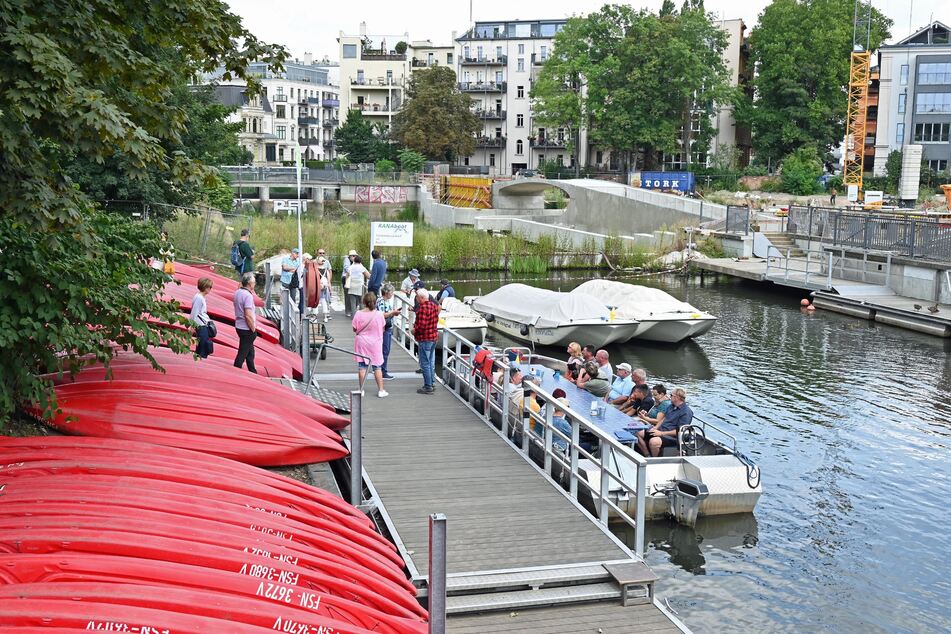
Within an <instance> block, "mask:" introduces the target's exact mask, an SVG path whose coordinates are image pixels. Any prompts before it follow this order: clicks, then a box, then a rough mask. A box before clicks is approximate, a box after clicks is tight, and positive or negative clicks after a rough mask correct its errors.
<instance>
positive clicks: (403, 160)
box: [397, 148, 426, 174]
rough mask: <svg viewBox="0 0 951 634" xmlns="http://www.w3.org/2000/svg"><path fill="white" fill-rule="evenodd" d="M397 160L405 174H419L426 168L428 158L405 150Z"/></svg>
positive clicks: (401, 151) (398, 155)
mask: <svg viewBox="0 0 951 634" xmlns="http://www.w3.org/2000/svg"><path fill="white" fill-rule="evenodd" d="M397 158H398V159H399V161H400V169H401V170H403V171H404V172H412V173H414V174H418V173H419V172H422V171H423V168H424V167H425V166H426V157H425V156H423V155H422V154H420V153H419V152H416V151H413V150H408V149H405V148H404V149H402V150H400V151H399V153H398V154H397Z"/></svg>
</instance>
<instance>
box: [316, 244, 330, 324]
mask: <svg viewBox="0 0 951 634" xmlns="http://www.w3.org/2000/svg"><path fill="white" fill-rule="evenodd" d="M325 253H326V252H325V251H324V250H323V249H321V250H320V251H318V252H317V274H318V275H319V276H320V301H319V302H318V304H317V311H318V313H319V312H323V313H324V323H325V324H326V323H327V322H328V321H330V302H331V301H332V299H333V295H332V294H331V290H330V289H331V285H332V284H333V269H332V268H331V267H330V260H328V259H327V256H326V255H325Z"/></svg>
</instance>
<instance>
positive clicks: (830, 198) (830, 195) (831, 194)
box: [829, 187, 839, 207]
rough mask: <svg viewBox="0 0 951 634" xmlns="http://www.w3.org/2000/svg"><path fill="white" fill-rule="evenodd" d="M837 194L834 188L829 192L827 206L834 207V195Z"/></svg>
mask: <svg viewBox="0 0 951 634" xmlns="http://www.w3.org/2000/svg"><path fill="white" fill-rule="evenodd" d="M838 193H839V192H837V191H836V190H835V187H833V188H832V189H830V190H829V204H830V205H832V206H833V207H835V195H836V194H838Z"/></svg>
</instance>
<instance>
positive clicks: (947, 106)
mask: <svg viewBox="0 0 951 634" xmlns="http://www.w3.org/2000/svg"><path fill="white" fill-rule="evenodd" d="M878 60H879V62H878V64H879V73H880V76H879V97H878V99H879V100H878V124H877V128H876V136H875V162H874V166H873V171H874V174H875V175H876V176H883V175H884V174H885V163H886V161H887V160H888V154H889V153H890V152H892V151H893V150H901V149H902V148H903V146H905V145H907V144H910V143H914V144H920V145H921V146H922V149H923V160H924V161H926V162H927V163H928V166H929V167H930V168H931V169H933V170H934V171H936V172H938V173H942V172H947V171H948V170H949V168H951V29H949V27H948V26H946V25H944V24H942V23H941V22H933V23H931V24H929V25H928V26H927V27H925V28H923V29H921V30H919V31H917V32H916V33H914V34H912V35H911V36H910V37H907V38H905V39H904V40H901V41H900V42H898V43H897V44H888V45H883V46H882V47H880V48H879V52H878Z"/></svg>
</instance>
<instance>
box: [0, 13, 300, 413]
mask: <svg viewBox="0 0 951 634" xmlns="http://www.w3.org/2000/svg"><path fill="white" fill-rule="evenodd" d="M0 41H2V42H3V46H0V155H2V156H3V160H2V161H0V235H2V236H3V237H2V239H0V240H2V241H0V250H2V263H3V264H2V266H0V303H2V307H0V367H3V368H5V370H4V372H5V375H4V381H2V382H0V419H2V418H3V417H6V416H7V415H9V413H10V412H11V411H12V410H13V408H14V407H16V406H17V405H19V404H21V403H23V402H36V401H43V399H44V396H45V395H47V394H48V391H47V388H48V383H47V382H45V381H43V380H42V379H39V378H37V376H36V374H37V373H40V372H46V371H55V370H58V369H59V368H60V367H62V365H63V364H65V365H68V366H72V362H74V361H76V360H77V359H79V357H80V356H81V355H86V354H93V355H94V356H96V357H98V358H100V359H101V360H106V359H108V358H109V357H110V355H111V354H112V350H113V348H112V343H111V342H118V343H121V344H123V345H127V346H130V347H131V348H133V349H134V350H136V351H138V352H143V351H144V349H145V346H146V345H147V344H149V343H153V342H156V341H158V339H159V336H160V331H158V330H156V329H155V328H154V327H153V326H150V325H149V324H148V323H146V322H144V321H143V320H142V315H143V314H145V313H149V314H152V315H154V316H155V317H157V318H160V319H172V317H173V314H174V313H173V307H172V306H170V305H167V304H160V303H158V302H156V300H155V291H156V289H157V288H158V284H159V283H160V282H161V281H162V276H161V274H158V273H156V272H153V271H151V270H150V269H148V268H147V265H146V264H145V262H144V260H143V258H144V257H146V256H149V255H153V254H156V253H157V252H158V243H157V238H156V234H155V230H154V228H152V227H150V226H146V225H141V224H132V223H131V222H130V221H128V220H124V219H120V218H117V217H112V216H108V215H104V214H103V213H101V212H97V211H96V210H95V209H94V208H93V206H92V204H91V199H90V196H88V195H87V194H86V193H84V192H83V191H82V190H81V189H80V188H79V187H77V185H76V183H75V182H74V181H73V179H72V178H70V176H69V174H68V169H67V167H68V164H69V163H70V162H71V161H73V160H76V159H77V157H82V160H84V161H87V162H89V163H91V164H96V165H105V164H106V163H107V162H110V161H116V162H117V163H118V164H119V166H120V167H119V168H118V169H121V174H122V175H123V176H122V177H123V178H128V179H129V180H136V179H146V180H147V179H148V178H149V174H150V171H153V170H155V171H158V172H161V173H163V174H165V175H167V179H168V182H169V187H170V188H172V189H173V190H174V189H187V188H190V187H203V186H211V185H214V184H215V176H214V173H213V171H211V170H210V169H209V168H207V167H205V166H204V165H203V164H202V163H201V162H200V160H198V159H199V158H200V157H190V156H188V155H187V154H186V153H185V152H184V151H182V150H181V149H179V148H180V147H181V146H182V144H183V143H184V140H183V139H184V138H185V137H186V136H187V135H188V134H189V133H196V134H197V133H199V130H198V129H197V128H196V129H194V130H192V129H190V128H189V125H188V116H187V113H186V108H185V107H184V105H183V104H181V103H179V102H177V101H176V98H175V95H176V90H177V89H179V88H180V86H181V82H180V78H181V77H187V76H191V75H192V74H195V73H198V72H204V71H207V72H210V71H212V70H214V69H216V68H219V67H224V69H225V73H226V75H227V76H228V77H230V76H234V75H236V76H243V75H244V73H245V69H246V68H247V65H248V63H249V62H250V61H251V60H254V59H262V60H264V61H266V62H270V63H275V64H279V62H280V61H281V60H282V59H283V57H284V52H283V49H280V48H276V47H272V46H269V45H265V44H263V43H261V42H259V41H258V40H257V39H256V38H255V37H254V36H253V35H251V34H250V33H249V32H248V31H247V30H245V29H244V28H243V27H242V26H241V21H240V19H239V18H238V17H237V16H236V15H233V14H231V13H230V12H229V11H228V10H227V7H226V6H225V4H224V3H222V2H220V1H216V0H179V1H177V2H174V3H164V2H148V3H128V2H119V1H118V0H99V1H98V2H95V3H89V2H83V1H80V0H61V1H57V2H52V1H50V0H0ZM248 79H249V81H250V83H251V86H252V88H253V87H254V86H255V84H254V80H253V78H248ZM161 334H162V335H163V336H164V337H166V338H167V340H168V341H169V343H170V344H171V345H172V346H177V347H178V348H179V349H181V348H182V344H183V343H184V339H185V334H184V333H180V334H179V335H171V336H169V333H168V332H166V331H161Z"/></svg>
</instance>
